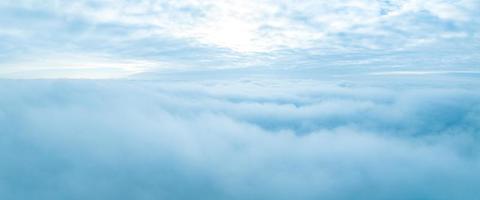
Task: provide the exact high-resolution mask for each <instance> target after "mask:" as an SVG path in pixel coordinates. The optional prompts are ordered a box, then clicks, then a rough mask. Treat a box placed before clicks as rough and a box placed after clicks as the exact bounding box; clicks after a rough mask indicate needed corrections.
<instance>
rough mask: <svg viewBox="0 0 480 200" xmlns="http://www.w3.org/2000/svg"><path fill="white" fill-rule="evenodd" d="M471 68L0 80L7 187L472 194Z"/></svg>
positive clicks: (144, 193)
mask: <svg viewBox="0 0 480 200" xmlns="http://www.w3.org/2000/svg"><path fill="white" fill-rule="evenodd" d="M469 76H472V77H471V78H469ZM475 76H476V75H475V74H453V75H446V74H441V75H435V74H432V75H422V76H417V78H412V76H410V78H408V77H406V76H402V75H395V74H394V75H391V76H380V75H374V76H372V75H367V76H355V77H350V78H348V77H344V80H343V81H338V80H337V79H336V78H335V79H329V78H327V77H326V78H325V79H323V80H322V81H314V80H310V81H307V80H306V79H303V80H299V79H258V78H243V79H238V80H236V81H234V80H233V79H230V80H229V81H224V80H212V81H140V80H130V81H127V80H118V81H93V80H92V81H85V80H83V81H81V80H78V81H75V80H44V81H39V80H31V81H27V80H23V81H18V80H3V81H1V82H0V96H1V97H2V98H1V99H0V127H2V128H1V134H0V144H1V145H0V159H1V160H0V196H2V197H3V198H6V199H31V198H46V199H60V198H68V199H72V198H73V199H75V198H78V199H112V198H115V199H192V198H199V199H319V198H327V199H352V198H361V199H386V198H389V199H391V198H393V199H458V198H463V199H474V198H477V197H478V196H479V195H480V194H479V193H478V191H477V190H476V188H477V187H478V185H479V184H480V182H479V180H480V177H479V174H478V171H479V170H480V157H479V155H480V154H479V153H480V149H478V146H479V140H478V133H479V131H480V124H479V123H478V121H479V120H480V95H479V94H478V92H475V89H476V88H478V85H479V82H478V79H477V78H476V77H475Z"/></svg>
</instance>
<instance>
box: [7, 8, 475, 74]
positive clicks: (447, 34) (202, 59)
mask: <svg viewBox="0 0 480 200" xmlns="http://www.w3.org/2000/svg"><path fill="white" fill-rule="evenodd" d="M479 9H480V2H479V1H477V0H460V1H446V0H425V1H416V0H391V1H387V0H384V1H380V0H367V1H352V0H339V1H329V2H327V1H300V2H298V1H288V0H281V1H269V0H263V1H252V0H246V1H194V0H185V1H154V0H144V1H141V0H139V1H133V0H101V1H90V0H79V1H56V0H44V1H33V0H15V1H14V0H6V1H2V2H1V3H0V11H1V12H0V19H1V20H0V27H2V28H1V30H0V58H1V59H0V66H1V68H0V77H2V78H119V77H128V76H131V75H133V74H138V73H145V72H147V73H148V72H152V71H153V72H165V71H167V72H170V71H192V70H193V71H195V70H218V69H235V68H242V69H256V70H258V69H265V70H270V69H273V70H278V69H304V68H308V69H312V68H313V69H320V70H321V69H322V68H332V66H333V68H341V67H342V66H348V67H353V68H360V69H362V68H365V67H367V69H368V70H385V69H387V70H390V69H391V68H395V67H406V69H408V70H419V69H423V70H425V69H428V70H445V68H447V70H472V69H473V70H475V69H476V68H477V67H478V64H479V61H478V59H477V58H478V56H479V53H477V52H480V44H479V43H480V42H479V41H480V32H479V31H480V14H479V12H478V10H479ZM392 60H395V61H400V62H396V63H394V62H392ZM372 66H373V69H372ZM406 69H405V70H406ZM402 70H403V69H402Z"/></svg>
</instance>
